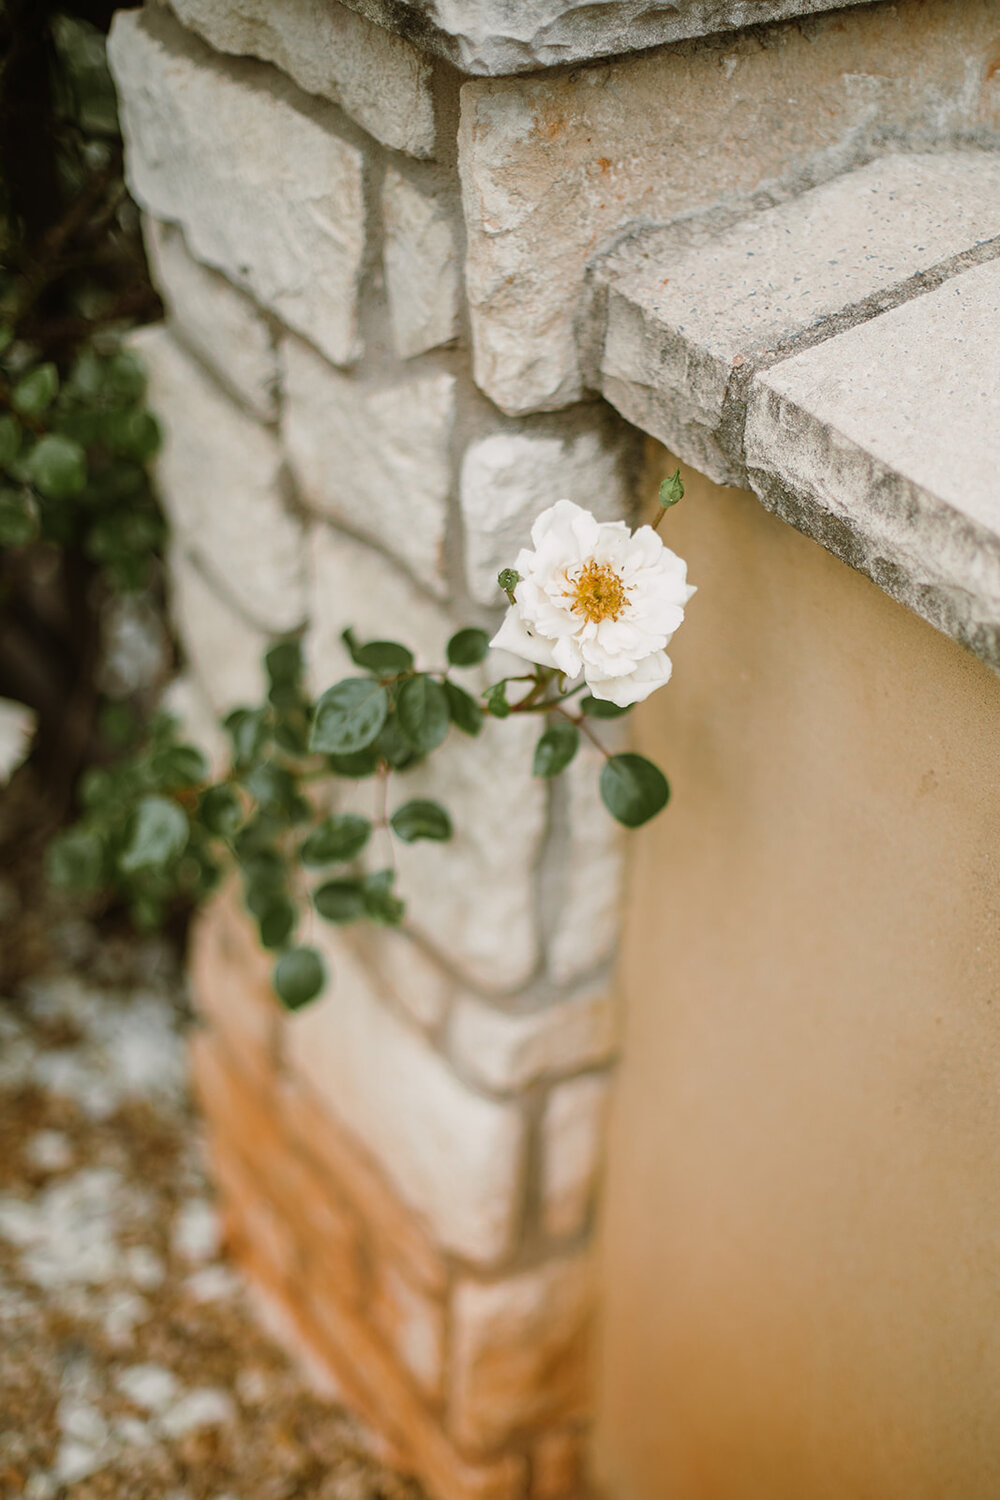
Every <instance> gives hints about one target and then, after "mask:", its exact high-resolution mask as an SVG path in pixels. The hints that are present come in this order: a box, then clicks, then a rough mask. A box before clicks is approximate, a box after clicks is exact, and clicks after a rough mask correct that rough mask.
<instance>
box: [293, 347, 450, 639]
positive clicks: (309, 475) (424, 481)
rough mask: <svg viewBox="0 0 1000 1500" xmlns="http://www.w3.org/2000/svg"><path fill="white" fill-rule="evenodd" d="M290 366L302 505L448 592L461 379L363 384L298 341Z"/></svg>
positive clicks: (412, 376) (436, 374) (416, 373)
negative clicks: (453, 454) (450, 496)
mask: <svg viewBox="0 0 1000 1500" xmlns="http://www.w3.org/2000/svg"><path fill="white" fill-rule="evenodd" d="M282 364H283V367H284V414H283V420H282V435H283V438H284V443H285V449H286V452H287V454H288V459H289V463H290V464H291V468H292V473H293V474H294V476H295V480H296V483H297V485H298V487H299V490H300V492H301V495H302V499H303V501H304V503H305V504H306V505H307V506H308V507H309V508H310V509H311V510H313V511H317V512H319V514H320V515H324V516H329V517H331V518H332V519H334V520H337V521H341V522H343V524H344V525H345V526H347V527H349V528H350V529H351V530H352V531H355V532H357V533H359V534H360V535H362V536H365V537H368V538H369V539H370V540H371V541H373V542H376V543H377V544H378V545H379V546H380V547H384V548H385V549H386V550H387V551H389V552H392V553H393V554H394V555H395V556H396V557H398V558H399V560H400V561H401V562H403V563H405V565H406V566H407V567H408V568H409V569H410V571H411V572H412V573H413V574H414V575H415V576H416V577H417V578H419V579H420V580H421V582H422V583H423V584H424V587H425V588H428V589H430V590H432V591H433V592H434V593H437V594H443V593H445V592H446V590H447V585H446V582H445V576H444V538H445V528H446V525H447V519H448V493H449V490H450V488H451V458H450V446H451V434H452V427H453V424H454V419H455V378H454V376H452V375H449V374H447V373H445V372H443V371H420V370H413V371H412V372H408V373H406V374H404V375H403V377H402V378H397V379H394V380H391V381H386V382H383V381H378V382H374V383H373V382H371V381H366V380H357V379H355V378H354V377H352V376H349V375H343V374H341V373H340V372H339V371H337V370H334V369H332V368H331V367H330V365H328V364H327V362H326V361H325V360H324V359H321V358H320V357H319V355H317V354H316V353H315V352H314V351H313V350H312V349H310V348H309V347H308V346H307V345H306V344H304V343H302V341H301V340H300V339H295V338H289V339H286V340H284V342H283V344H282ZM380 633H381V634H384V626H383V627H382V628H381V630H380Z"/></svg>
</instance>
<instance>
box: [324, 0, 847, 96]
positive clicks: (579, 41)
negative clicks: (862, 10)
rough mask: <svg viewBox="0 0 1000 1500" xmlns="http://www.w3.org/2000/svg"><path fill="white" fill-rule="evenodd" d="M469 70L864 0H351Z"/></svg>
mask: <svg viewBox="0 0 1000 1500" xmlns="http://www.w3.org/2000/svg"><path fill="white" fill-rule="evenodd" d="M347 3H348V4H349V5H350V7H351V9H352V10H356V11H359V12H360V13H361V15H363V16H366V17H367V18H368V19H369V20H370V21H375V22H377V23H378V25H380V26H384V27H386V28H387V29H388V30H390V31H397V32H399V33H400V34H401V35H403V36H405V37H407V38H408V39H409V40H410V41H412V42H414V43H416V45H417V46H418V47H420V48H422V49H423V50H425V51H427V52H432V53H434V54H435V55H436V56H438V57H443V58H445V59H446V60H447V61H448V62H451V63H454V64H455V66H456V67H458V68H461V69H462V71H463V72H465V73H472V74H478V75H480V76H484V77H495V76H498V75H501V74H504V73H530V72H534V71H535V70H536V69H540V68H551V67H556V66H558V65H559V64H560V63H580V62H587V61H589V60H592V59H595V58H601V57H613V56H617V55H619V54H621V53H627V52H637V51H639V50H641V49H642V48H644V47H656V46H660V45H661V44H663V43H664V42H679V41H685V40H687V39H688V38H691V37H699V36H708V35H710V34H712V33H715V32H724V31H739V30H742V29H743V28H745V27H747V26H759V25H762V24H764V23H766V22H768V21H782V20H786V19H788V18H789V17H790V16H805V15H816V14H818V13H820V12H822V11H829V10H839V9H842V8H843V7H844V6H846V5H859V4H862V3H864V0H837V3H836V4H834V3H832V0H674V3H673V4H671V5H663V4H660V3H658V0H612V3H611V4H604V5H594V4H592V3H590V0H571V3H569V4H567V3H566V0H347Z"/></svg>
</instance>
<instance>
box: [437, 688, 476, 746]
mask: <svg viewBox="0 0 1000 1500" xmlns="http://www.w3.org/2000/svg"><path fill="white" fill-rule="evenodd" d="M444 691H445V697H446V698H447V699H448V712H449V713H450V714H451V722H452V723H453V724H454V725H455V727H456V729H460V730H461V731H462V733H463V734H471V735H477V734H478V733H479V731H480V730H481V729H482V727H483V711H482V709H481V708H480V707H479V704H478V703H477V702H476V700H475V698H473V696H472V694H471V693H467V692H466V691H465V689H464V688H460V687H458V685H457V684H456V683H454V682H446V683H445V685H444Z"/></svg>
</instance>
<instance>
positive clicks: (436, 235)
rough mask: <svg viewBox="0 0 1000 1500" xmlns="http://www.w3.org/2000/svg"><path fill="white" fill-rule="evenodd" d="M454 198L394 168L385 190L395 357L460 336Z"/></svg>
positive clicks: (387, 276)
mask: <svg viewBox="0 0 1000 1500" xmlns="http://www.w3.org/2000/svg"><path fill="white" fill-rule="evenodd" d="M458 212H459V207H458V204H457V203H456V202H454V201H453V198H452V196H450V195H446V194H444V193H441V192H433V191H425V190H424V189H422V188H420V187H417V185H416V184H415V183H414V182H412V181H411V180H410V179H409V178H408V177H406V176H404V174H403V173H402V172H399V171H397V169H396V168H395V167H394V166H392V165H391V164H390V165H389V166H387V167H386V173H385V180H384V183H383V186H382V220H383V224H384V226H385V248H384V251H383V254H384V261H385V284H386V291H387V293H388V297H389V312H390V315H391V318H392V329H393V336H394V339H395V343H396V352H397V353H398V354H399V355H400V357H401V358H403V359H409V358H411V356H413V355H415V354H423V353H424V352H425V351H426V350H428V349H434V348H436V347H437V346H438V345H439V344H447V343H450V341H451V340H452V339H454V338H456V337H457V336H458V333H459V328H460V298H461V264H460V261H459V249H458V239H457V225H456V216H457V214H458Z"/></svg>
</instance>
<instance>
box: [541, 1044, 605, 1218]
mask: <svg viewBox="0 0 1000 1500" xmlns="http://www.w3.org/2000/svg"><path fill="white" fill-rule="evenodd" d="M608 1087H609V1081H608V1077H607V1075H606V1074H599V1073H589V1074H585V1075H584V1077H582V1078H573V1079H571V1080H570V1081H569V1083H562V1084H559V1085H558V1086H557V1087H556V1088H554V1089H553V1090H552V1092H551V1094H550V1095H549V1097H548V1100H547V1102H546V1105H545V1112H544V1114H543V1115H542V1130H541V1151H542V1165H541V1190H542V1219H543V1223H544V1225H545V1228H546V1230H547V1231H548V1233H549V1234H552V1235H556V1236H560V1237H561V1236H563V1235H571V1234H578V1233H579V1232H580V1230H581V1229H582V1228H583V1227H584V1225H585V1223H586V1222H587V1216H588V1213H589V1211H590V1206H591V1203H592V1201H593V1194H594V1183H595V1180H596V1176H597V1169H598V1164H599V1161H600V1154H601V1146H602V1144H603V1141H604V1128H605V1124H606V1122H607V1112H608Z"/></svg>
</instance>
